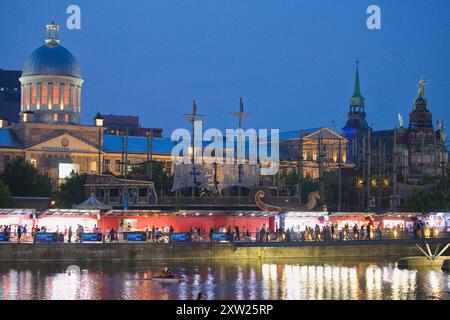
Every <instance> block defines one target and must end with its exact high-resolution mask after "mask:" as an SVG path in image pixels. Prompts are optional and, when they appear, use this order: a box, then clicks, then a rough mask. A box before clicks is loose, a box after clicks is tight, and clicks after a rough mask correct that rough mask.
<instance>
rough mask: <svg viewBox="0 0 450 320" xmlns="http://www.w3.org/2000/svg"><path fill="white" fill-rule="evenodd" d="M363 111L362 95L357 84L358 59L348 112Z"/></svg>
mask: <svg viewBox="0 0 450 320" xmlns="http://www.w3.org/2000/svg"><path fill="white" fill-rule="evenodd" d="M359 112H362V113H364V97H363V96H362V95H361V89H360V86H359V60H356V74H355V90H354V92H353V96H351V97H350V113H359Z"/></svg>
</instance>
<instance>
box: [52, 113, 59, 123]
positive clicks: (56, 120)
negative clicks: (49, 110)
mask: <svg viewBox="0 0 450 320" xmlns="http://www.w3.org/2000/svg"><path fill="white" fill-rule="evenodd" d="M53 122H58V114H57V113H55V114H54V115H53Z"/></svg>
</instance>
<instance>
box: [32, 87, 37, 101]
mask: <svg viewBox="0 0 450 320" xmlns="http://www.w3.org/2000/svg"><path fill="white" fill-rule="evenodd" d="M36 97H37V89H36V86H35V85H33V86H32V87H31V104H32V105H35V104H36Z"/></svg>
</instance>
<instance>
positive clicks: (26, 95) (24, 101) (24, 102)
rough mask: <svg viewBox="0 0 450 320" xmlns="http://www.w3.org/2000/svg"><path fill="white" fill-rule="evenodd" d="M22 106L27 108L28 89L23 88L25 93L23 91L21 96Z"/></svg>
mask: <svg viewBox="0 0 450 320" xmlns="http://www.w3.org/2000/svg"><path fill="white" fill-rule="evenodd" d="M23 97H24V98H23V104H24V105H25V106H27V105H28V104H29V100H28V87H25V91H24V94H23Z"/></svg>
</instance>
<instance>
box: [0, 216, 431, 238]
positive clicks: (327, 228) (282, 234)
mask: <svg viewBox="0 0 450 320" xmlns="http://www.w3.org/2000/svg"><path fill="white" fill-rule="evenodd" d="M73 229H75V230H73ZM301 229H302V230H301ZM119 230H120V231H119ZM131 231H133V228H132V227H131V225H130V224H128V225H127V226H125V228H123V227H122V228H121V229H115V228H113V227H112V228H111V227H109V226H108V227H107V229H106V232H102V230H101V229H100V228H98V227H97V226H96V225H95V226H94V227H93V228H89V233H97V234H98V235H99V236H98V240H97V241H103V242H113V243H117V242H119V238H120V239H124V240H125V239H126V237H125V236H122V235H123V233H124V232H131ZM47 232H52V233H54V234H56V241H58V242H68V243H71V242H82V241H83V234H84V233H85V232H86V229H85V227H84V226H82V225H80V224H79V225H77V227H76V228H72V226H68V227H67V226H64V227H63V228H59V226H56V228H55V227H53V228H51V230H48V228H47V227H46V226H38V225H36V226H35V227H34V228H31V232H30V233H28V230H27V226H26V225H24V226H20V225H19V226H10V225H1V226H0V234H3V239H5V240H6V241H9V240H10V239H11V238H12V239H16V240H17V242H18V243H20V241H21V240H22V239H25V238H26V239H30V240H31V239H34V240H36V239H35V235H36V234H37V233H47ZM142 232H143V233H145V237H144V239H145V240H146V241H148V242H155V243H167V242H172V234H173V233H174V232H175V229H174V227H173V226H162V227H155V226H154V225H152V226H147V227H146V228H145V229H144V230H143V231H142ZM183 232H184V233H186V239H187V241H195V242H202V241H210V242H217V241H229V242H236V241H243V242H269V241H277V242H282V241H287V242H300V241H339V240H340V241H351V240H380V239H386V238H388V239H408V238H414V239H423V238H430V237H434V236H437V235H438V231H437V229H433V228H431V227H430V225H429V223H428V222H426V223H425V222H423V221H419V220H418V221H415V222H414V224H413V226H412V227H411V228H409V229H408V228H407V227H405V226H404V225H400V224H398V225H396V226H390V227H385V228H382V225H381V223H380V224H377V225H376V226H374V224H373V223H364V224H357V223H354V224H353V225H349V223H345V224H344V225H343V226H342V225H338V223H337V222H334V223H331V224H326V225H318V224H316V225H314V226H303V227H300V226H297V227H295V228H294V227H293V226H291V227H290V228H286V229H282V228H279V229H277V230H275V231H272V230H270V229H269V227H268V226H266V224H263V225H262V226H261V227H260V228H255V230H254V231H252V230H251V229H250V228H248V227H247V228H246V227H245V226H242V227H241V228H240V227H239V226H235V225H234V226H231V225H229V226H228V227H227V226H225V225H221V226H217V227H216V226H211V227H210V228H209V230H208V231H207V230H205V229H203V230H202V229H201V228H200V227H197V226H194V227H191V228H190V230H188V231H187V232H186V231H184V230H183ZM215 233H219V234H222V236H223V237H213V234H215Z"/></svg>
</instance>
